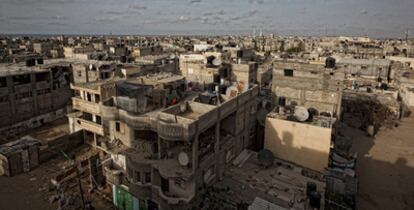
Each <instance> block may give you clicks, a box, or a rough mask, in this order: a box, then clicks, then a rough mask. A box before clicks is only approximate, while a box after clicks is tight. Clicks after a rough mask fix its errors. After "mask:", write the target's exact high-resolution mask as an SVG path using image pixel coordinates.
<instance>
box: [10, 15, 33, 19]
mask: <svg viewBox="0 0 414 210" xmlns="http://www.w3.org/2000/svg"><path fill="white" fill-rule="evenodd" d="M7 19H9V20H31V19H33V18H32V17H24V16H13V17H8V18H7Z"/></svg>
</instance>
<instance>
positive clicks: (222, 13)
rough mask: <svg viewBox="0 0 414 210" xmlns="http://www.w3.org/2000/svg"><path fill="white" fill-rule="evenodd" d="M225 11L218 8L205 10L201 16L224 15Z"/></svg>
mask: <svg viewBox="0 0 414 210" xmlns="http://www.w3.org/2000/svg"><path fill="white" fill-rule="evenodd" d="M225 14H226V12H224V11H223V10H220V11H218V12H206V13H204V14H203V16H215V15H225Z"/></svg>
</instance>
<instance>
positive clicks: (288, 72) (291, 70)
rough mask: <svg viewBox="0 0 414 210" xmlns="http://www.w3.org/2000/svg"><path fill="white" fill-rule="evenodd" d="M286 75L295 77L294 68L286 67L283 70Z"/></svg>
mask: <svg viewBox="0 0 414 210" xmlns="http://www.w3.org/2000/svg"><path fill="white" fill-rule="evenodd" d="M283 72H284V74H285V77H293V69H285V70H283Z"/></svg>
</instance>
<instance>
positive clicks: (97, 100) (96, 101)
mask: <svg viewBox="0 0 414 210" xmlns="http://www.w3.org/2000/svg"><path fill="white" fill-rule="evenodd" d="M100 101H101V96H100V95H95V103H99V102H100Z"/></svg>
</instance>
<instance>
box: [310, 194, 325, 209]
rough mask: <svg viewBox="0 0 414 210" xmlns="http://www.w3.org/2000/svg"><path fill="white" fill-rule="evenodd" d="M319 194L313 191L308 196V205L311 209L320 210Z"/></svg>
mask: <svg viewBox="0 0 414 210" xmlns="http://www.w3.org/2000/svg"><path fill="white" fill-rule="evenodd" d="M321 197H322V196H321V194H320V193H318V192H316V191H314V192H311V194H310V196H309V204H310V206H311V207H312V208H313V209H320V208H321Z"/></svg>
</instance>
